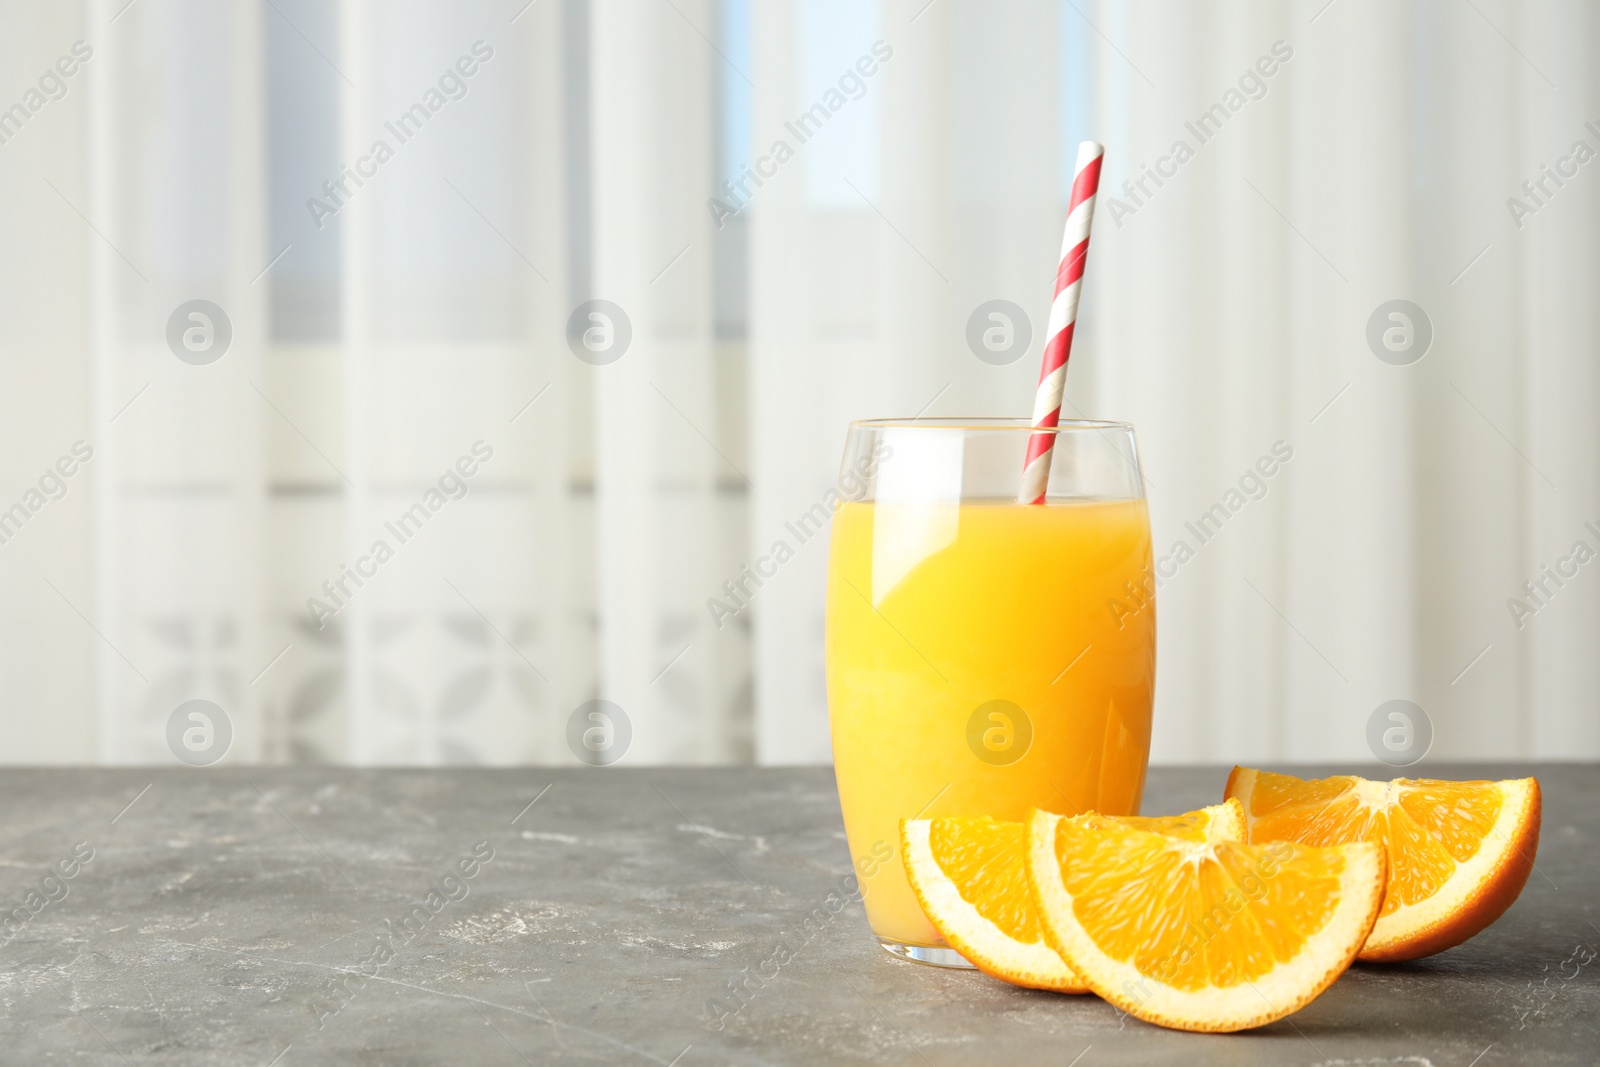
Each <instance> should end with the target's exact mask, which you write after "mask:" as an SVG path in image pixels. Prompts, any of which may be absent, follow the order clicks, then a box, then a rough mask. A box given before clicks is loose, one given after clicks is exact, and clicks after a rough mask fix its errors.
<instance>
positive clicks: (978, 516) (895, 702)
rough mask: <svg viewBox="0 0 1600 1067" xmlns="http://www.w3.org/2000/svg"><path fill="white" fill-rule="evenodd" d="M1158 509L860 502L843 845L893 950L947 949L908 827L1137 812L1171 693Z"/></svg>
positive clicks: (835, 682) (841, 746) (842, 635)
mask: <svg viewBox="0 0 1600 1067" xmlns="http://www.w3.org/2000/svg"><path fill="white" fill-rule="evenodd" d="M1150 563H1151V554H1150V522H1149V515H1148V512H1147V510H1146V507H1145V502H1144V501H1143V500H1116V501H1083V502H1069V503H1052V504H1049V505H1047V506H1031V505H1021V504H1014V503H1009V502H998V501H996V502H993V503H989V502H965V503H960V504H957V503H947V504H929V505H922V504H914V503H876V504H875V503H845V504H843V505H842V506H841V507H840V508H839V510H838V511H837V513H836V514H835V515H834V518H833V540H832V548H831V552H830V557H829V562H828V606H827V662H828V706H829V715H830V717H831V719H832V727H833V758H834V768H835V773H836V775H837V777H838V783H839V800H840V804H841V805H842V807H843V809H844V825H845V833H846V836H847V837H848V838H849V843H850V854H851V858H852V860H853V861H854V862H855V866H856V871H857V874H858V875H859V877H860V880H861V887H862V891H863V893H864V895H865V901H866V908H867V918H868V920H869V922H870V923H871V925H872V929H873V932H874V933H875V934H877V935H878V936H879V937H881V938H887V939H889V940H892V941H899V942H903V943H906V944H911V945H927V946H938V945H942V944H943V942H942V941H941V939H940V938H939V935H938V934H937V932H935V930H934V928H933V927H932V925H930V924H929V922H928V920H927V919H926V918H925V917H924V916H923V914H922V909H921V907H919V906H918V904H917V901H916V898H915V897H914V896H913V895H912V892H911V887H910V885H909V884H908V883H907V881H906V876H905V871H904V868H903V867H902V866H901V861H900V855H899V853H900V844H899V842H900V835H899V822H900V820H901V819H906V818H915V817H918V816H921V817H924V818H929V817H934V816H942V815H993V816H994V817H995V818H997V819H1007V820H1021V819H1024V818H1026V817H1027V815H1028V812H1029V810H1030V809H1032V808H1035V807H1039V808H1045V809H1048V810H1050V811H1056V812H1062V813H1066V814H1076V813H1078V812H1081V811H1089V810H1095V811H1102V812H1106V813H1108V814H1115V815H1129V814H1135V813H1137V812H1138V810H1139V800H1140V796H1141V794H1142V793H1143V791H1144V773H1145V763H1146V760H1147V758H1148V755H1149V748H1150V704H1151V697H1152V693H1153V690H1154V685H1155V605H1154V601H1153V598H1152V596H1151V595H1150V593H1149V591H1148V587H1147V585H1146V584H1144V583H1146V582H1147V581H1148V579H1147V575H1148V574H1149V567H1150Z"/></svg>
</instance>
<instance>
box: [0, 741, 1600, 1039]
mask: <svg viewBox="0 0 1600 1067" xmlns="http://www.w3.org/2000/svg"><path fill="white" fill-rule="evenodd" d="M1429 773H1430V774H1432V775H1436V776H1438V777H1496V778H1498V777H1516V776H1522V775H1526V774H1528V773H1535V774H1537V775H1538V777H1539V778H1540V780H1541V782H1542V784H1543V786H1544V798H1545V807H1544V830H1543V838H1542V841H1541V843H1540V848H1539V854H1538V866H1537V870H1536V872H1535V873H1534V874H1533V876H1532V877H1531V878H1530V880H1529V882H1528V886H1527V888H1526V890H1525V891H1524V892H1523V895H1522V898H1521V899H1520V900H1519V901H1518V902H1517V904H1516V905H1515V906H1514V907H1513V908H1512V909H1511V911H1510V912H1508V913H1507V914H1506V915H1505V917H1503V918H1502V919H1501V920H1500V922H1498V923H1497V924H1495V925H1494V926H1493V927H1491V928H1490V929H1489V930H1487V931H1485V932H1484V933H1483V934H1480V935H1479V936H1478V937H1477V938H1475V939H1474V940H1472V941H1471V942H1469V943H1467V944H1466V945H1463V946H1460V947H1458V948H1455V949H1452V950H1451V951H1449V952H1446V953H1443V954H1441V955H1439V956H1436V957H1433V958H1431V959H1427V960H1422V961H1418V962H1415V963H1410V964H1401V965H1390V966H1366V965H1357V966H1356V967H1355V968H1353V969H1352V970H1350V971H1349V972H1348V973H1347V974H1346V975H1345V976H1344V977H1343V978H1341V979H1340V980H1339V981H1338V982H1337V983H1336V984H1335V985H1334V986H1333V987H1332V988H1331V989H1329V990H1328V991H1327V992H1326V993H1325V994H1323V996H1322V997H1321V998H1320V999H1318V1000H1317V1001H1315V1002H1314V1003H1312V1004H1311V1005H1309V1006H1308V1007H1306V1008H1305V1009H1304V1010H1302V1011H1301V1012H1299V1013H1298V1014H1296V1015H1294V1016H1291V1017H1290V1018H1289V1019H1287V1020H1283V1021H1280V1022H1277V1023H1274V1024H1273V1025H1271V1026H1267V1027H1264V1028H1262V1029H1259V1030H1256V1031H1253V1032H1250V1033H1246V1034H1236V1035H1199V1034H1184V1033H1176V1032H1172V1031H1166V1030H1161V1029H1158V1028H1156V1027H1152V1026H1148V1025H1146V1024H1144V1023H1141V1022H1139V1021H1137V1020H1135V1019H1131V1018H1126V1017H1122V1016H1119V1014H1118V1012H1117V1011H1116V1010H1115V1009H1113V1008H1112V1007H1111V1006H1110V1005H1108V1004H1106V1003H1104V1002H1102V1001H1100V1000H1098V999H1097V998H1095V997H1092V996H1082V997H1068V996H1059V995H1054V994H1050V993H1041V992H1033V991H1028V990H1021V989H1015V988H1012V987H1010V986H1007V985H1005V984H1003V983H1000V982H997V981H994V980H992V979H989V978H986V977H984V976H983V975H980V974H977V973H973V972H960V971H947V970H939V969H933V968H928V967H922V966H918V965H916V964H911V963H905V962H902V961H899V960H895V959H892V958H890V957H889V956H888V955H887V954H886V953H884V952H883V951H882V950H880V949H879V948H878V947H877V946H876V944H875V943H874V942H872V941H871V939H870V938H869V936H868V933H867V928H866V920H865V917H864V915H863V913H862V910H861V906H860V904H859V903H857V902H845V901H844V899H843V896H842V895H840V896H835V897H834V898H833V900H832V901H831V903H830V894H838V893H840V887H841V880H842V879H844V878H845V877H846V876H847V875H848V873H849V870H850V867H849V858H848V856H847V854H846V851H845V845H844V839H843V833H842V831H841V829H840V821H839V807H838V797H837V794H836V792H835V790H834V785H833V775H832V772H831V771H829V770H828V769H825V768H807V769H718V770H711V769H704V770H701V769H693V770H691V769H670V770H668V769H660V770H642V769H640V770H627V769H618V768H610V769H599V768H596V769H576V770H570V771H566V770H562V771H556V770H548V769H538V768H534V769H518V770H482V769H473V770H348V769H338V770H336V769H321V768H318V769H284V768H208V769H204V770H188V769H180V770H166V769H163V770H149V769H136V768H134V769H85V770H76V769H74V770H65V769H60V770H47V769H29V770H4V771H0V809H3V810H4V812H5V819H4V821H3V822H0V907H4V908H11V909H20V911H18V910H13V911H11V912H10V914H11V916H12V919H11V925H10V927H8V928H7V929H6V930H3V931H0V940H4V939H5V938H6V937H9V941H8V942H7V943H5V944H4V945H3V947H0V1011H3V1016H0V1060H4V1061H5V1062H25V1063H43V1062H46V1061H51V1062H66V1061H71V1062H74V1063H82V1064H95V1063H105V1064H129V1063H145V1062H152V1063H154V1062H159V1063H229V1064H260V1065H263V1067H264V1065H267V1064H276V1065H277V1067H295V1065H297V1064H311V1063H325V1064H352V1063H383V1064H409V1063H462V1062H471V1063H474V1064H512V1065H514V1064H519V1063H529V1064H532V1063H540V1064H542V1063H548V1062H599V1063H632V1062H638V1063H657V1064H678V1065H681V1067H696V1065H699V1064H714V1063H767V1064H791V1063H792V1064H808V1065H809V1064H819V1063H871V1064H901V1063H905V1064H925V1065H940V1064H956V1063H990V1064H992V1063H1005V1064H1007V1065H1021V1064H1032V1063H1041V1064H1043V1063H1049V1064H1055V1065H1058V1067H1065V1065H1067V1064H1077V1065H1078V1067H1096V1065H1099V1064H1122V1063H1126V1064H1153V1063H1185V1064H1194V1063H1197V1062H1204V1063H1210V1062H1225V1063H1237V1064H1255V1063H1272V1064H1306V1065H1313V1064H1328V1063H1335V1064H1350V1063H1378V1062H1382V1063H1396V1064H1411V1065H1435V1067H1446V1065H1455V1067H1468V1065H1472V1064H1476V1065H1477V1067H1494V1065H1496V1064H1513V1063H1515V1064H1520V1063H1529V1062H1535V1061H1537V1062H1539V1063H1547V1064H1557V1063H1572V1064H1593V1063H1595V1062H1597V1060H1600V1040H1597V1039H1600V992H1597V990H1600V986H1597V982H1596V975H1597V974H1600V960H1595V959H1593V957H1594V952H1593V949H1592V948H1591V947H1590V946H1596V947H1600V927H1597V925H1596V923H1600V914H1597V913H1596V911H1595V904H1596V903H1597V900H1596V888H1597V881H1600V880H1597V872H1600V862H1597V858H1596V857H1597V850H1596V843H1597V842H1596V835H1597V831H1600V767H1596V766H1589V765H1572V764H1545V765H1540V766H1537V767H1530V766H1526V765H1519V766H1512V765H1504V766H1487V765H1478V766H1470V767H1455V768H1452V767H1437V768H1434V767H1430V768H1429ZM1374 776H1378V775H1374ZM1225 779H1226V770H1225V769H1223V768H1197V769H1181V770H1179V769H1157V770H1154V771H1152V772H1151V776H1150V785H1149V788H1148V790H1147V795H1146V798H1145V810H1146V812H1147V813H1164V812H1177V811H1182V810H1185V809H1189V808H1194V807H1198V806H1200V805H1202V804H1205V803H1207V802H1213V801H1215V800H1216V799H1217V798H1218V797H1219V796H1220V795H1221V792H1222V787H1223V783H1224V781H1225ZM535 800H537V802H536V803H532V804H531V806H530V802H533V801H535ZM90 850H92V858H89V859H87V860H86V861H85V860H84V859H83V857H84V856H87V855H89V853H90ZM51 870H54V872H55V873H54V874H53V875H50V874H49V873H48V872H50V871H51ZM64 872H70V873H71V877H70V878H63V877H61V875H62V873H64ZM463 872H466V873H467V874H468V875H470V877H468V876H464V875H463ZM430 893H431V894H433V895H432V897H431V898H430ZM30 894H32V895H31V896H30ZM63 894H64V895H63ZM841 904H842V907H841V906H840V905H841ZM835 907H837V908H838V909H839V910H837V911H836V912H835V911H834V910H833V908H835ZM19 916H20V917H19ZM808 916H809V917H811V918H810V921H809V922H807V921H805V920H806V919H807V917H808ZM380 935H382V939H380ZM779 945H784V946H786V948H787V950H788V951H787V952H785V953H782V954H781V956H780V958H783V957H791V958H788V959H787V962H785V963H784V964H783V965H782V966H781V967H778V968H777V973H776V974H775V975H774V974H773V973H772V971H773V968H774V966H775V965H774V964H772V963H770V962H768V961H771V960H772V959H773V956H774V952H775V951H776V950H777V947H778V946H779ZM1591 961H1592V962H1591ZM363 972H364V976H363ZM763 973H764V974H766V975H768V976H769V977H766V978H760V977H757V978H754V979H751V980H750V981H748V982H746V979H747V977H749V976H751V975H757V976H759V975H761V974H763ZM733 982H745V984H746V988H747V989H748V990H749V992H747V993H746V994H745V997H744V1001H743V1004H742V1006H741V1005H740V1002H739V1001H738V1000H737V999H736V998H734V997H732V996H731V994H729V992H728V987H729V984H730V983H733ZM712 1001H720V1002H721V1003H722V1005H723V1007H722V1009H717V1010H713V1009H711V1008H708V1004H709V1003H710V1002H712ZM735 1007H737V1008H738V1010H737V1011H733V1010H732V1009H733V1008H735ZM1074 1057H1081V1058H1078V1059H1074Z"/></svg>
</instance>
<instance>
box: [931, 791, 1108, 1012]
mask: <svg viewBox="0 0 1600 1067" xmlns="http://www.w3.org/2000/svg"><path fill="white" fill-rule="evenodd" d="M931 826H932V821H931V820H929V819H915V820H908V821H907V822H906V823H905V824H904V837H905V850H906V872H907V874H909V875H910V876H911V878H912V879H913V884H914V885H915V886H916V888H917V889H918V890H920V892H921V896H922V903H923V910H924V911H926V912H927V913H928V919H929V921H930V922H932V923H933V924H934V926H936V927H938V929H939V930H940V931H941V932H942V933H943V934H944V935H945V940H947V941H949V942H950V943H951V945H952V947H954V948H955V949H956V950H957V951H958V952H960V953H961V954H962V955H963V956H966V957H967V958H968V959H969V960H971V961H972V962H973V963H975V964H979V965H980V966H983V967H985V968H989V969H992V970H996V971H1005V972H1008V973H1010V974H1014V975H1016V976H1017V977H1019V978H1023V979H1026V980H1028V981H1030V982H1032V983H1036V984H1039V985H1044V986H1050V987H1061V986H1071V987H1075V988H1077V989H1084V988H1085V986H1084V984H1083V981H1082V979H1080V978H1079V977H1078V976H1077V975H1076V974H1075V973H1073V971H1072V969H1071V968H1069V967H1068V966H1067V965H1066V964H1065V963H1063V962H1062V960H1061V957H1060V956H1058V955H1057V954H1056V950H1055V949H1053V948H1051V947H1050V946H1049V945H1048V944H1047V943H1046V942H1045V941H1043V940H1042V939H1041V940H1039V941H1036V942H1032V943H1029V942H1025V941H1018V940H1017V939H1016V938H1013V937H1012V936H1011V935H1010V934H1007V933H1006V932H1005V931H1004V930H1002V929H1000V928H999V927H998V926H996V925H995V924H994V923H993V922H991V921H990V920H989V919H987V918H985V917H984V916H983V914H982V913H981V912H979V911H978V909H977V908H975V907H974V906H973V905H972V904H971V903H970V902H968V901H967V900H966V899H965V898H964V897H962V895H961V892H960V890H959V889H957V888H956V884H955V883H954V882H952V881H951V880H950V879H949V877H947V876H946V875H945V873H944V871H943V870H942V869H940V867H939V864H938V862H937V861H936V860H935V859H934V856H933V848H932V846H931V845H930V843H929V831H930V829H931ZM958 930H959V931H961V932H960V933H959V934H956V933H955V931H958Z"/></svg>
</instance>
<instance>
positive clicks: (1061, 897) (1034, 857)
mask: <svg viewBox="0 0 1600 1067" xmlns="http://www.w3.org/2000/svg"><path fill="white" fill-rule="evenodd" d="M1060 820H1061V816H1059V815H1052V814H1050V813H1049V812H1035V813H1034V815H1033V818H1032V820H1031V821H1030V823H1029V834H1028V847H1029V857H1028V862H1029V871H1030V873H1031V875H1032V877H1033V878H1034V885H1035V888H1036V890H1037V892H1038V894H1039V898H1040V903H1041V905H1042V908H1041V910H1042V915H1041V922H1042V923H1043V924H1045V925H1046V927H1047V928H1048V930H1049V934H1050V936H1051V938H1052V939H1053V940H1054V941H1055V943H1056V944H1057V946H1058V947H1059V948H1061V950H1062V955H1063V957H1064V958H1065V959H1067V960H1068V961H1069V964H1074V963H1075V969H1076V970H1078V972H1079V973H1080V974H1083V975H1084V977H1085V981H1087V982H1088V984H1089V985H1090V987H1091V988H1093V990H1094V991H1095V992H1096V993H1098V994H1099V995H1100V996H1102V997H1104V998H1105V999H1106V1000H1109V1001H1111V1002H1112V1003H1114V1004H1116V1005H1117V1006H1118V1007H1120V1008H1122V1009H1123V1010H1124V1011H1127V1012H1128V1013H1129V1014H1131V1015H1133V1016H1135V1017H1137V1018H1141V1019H1145V1020H1147V1021H1150V1022H1155V1023H1159V1024H1161V1025H1165V1026H1180V1027H1183V1028H1186V1029H1201V1030H1238V1029H1244V1028H1246V1027H1250V1026H1260V1025H1263V1024H1265V1023H1267V1022H1271V1021H1272V1020H1274V1019H1278V1018H1282V1017H1283V1016H1284V1015H1287V1014H1289V1013H1290V1012H1292V1011H1295V1010H1297V1009H1298V1008H1300V1007H1301V1006H1303V1005H1304V1004H1305V1003H1306V1002H1307V1001H1308V1000H1310V999H1311V998H1312V997H1314V996H1315V995H1316V994H1317V993H1319V992H1321V991H1322V989H1324V988H1326V986H1327V985H1328V984H1329V983H1331V982H1332V981H1333V979H1334V978H1336V977H1338V975H1339V974H1340V973H1342V972H1343V971H1344V970H1345V968H1347V967H1348V966H1349V964H1350V961H1351V959H1352V958H1353V957H1354V955H1355V953H1356V950H1357V949H1358V948H1359V947H1360V945H1361V944H1362V942H1363V941H1364V940H1365V939H1366V936H1367V933H1368V931H1369V930H1370V928H1371V923H1372V918H1373V915H1374V913H1375V912H1376V910H1377V907H1378V902H1379V899H1380V897H1381V895H1382V891H1383V882H1384V873H1385V870H1384V857H1383V850H1382V849H1381V848H1379V847H1376V846H1372V845H1364V844H1363V845H1344V846H1339V847H1340V849H1341V850H1342V851H1343V852H1344V854H1345V866H1344V870H1343V872H1342V873H1341V875H1340V893H1339V901H1338V904H1337V905H1336V906H1335V908H1334V911H1333V914H1332V916H1331V917H1330V918H1329V920H1328V922H1326V923H1325V924H1324V925H1323V927H1322V929H1320V930H1317V931H1315V932H1313V933H1311V934H1310V935H1309V936H1308V937H1307V938H1306V941H1305V943H1304V944H1303V945H1302V946H1301V949H1300V952H1299V954H1298V955H1297V956H1295V958H1294V959H1292V960H1290V961H1288V962H1287V963H1280V964H1278V965H1277V966H1276V967H1274V968H1273V969H1272V970H1270V971H1268V972H1267V973H1266V974H1264V975H1261V976H1260V977H1258V978H1256V979H1254V980H1253V981H1246V982H1244V983H1242V984H1240V985H1236V986H1229V987H1218V986H1209V987H1205V988H1202V989H1200V990H1194V991H1189V990H1183V989H1178V988H1176V987H1174V986H1170V985H1168V984H1166V983H1164V982H1162V981H1160V980H1159V979H1156V978H1153V977H1149V976H1146V975H1144V974H1142V973H1141V972H1140V971H1139V970H1138V968H1137V967H1135V966H1134V965H1133V964H1132V963H1129V962H1126V961H1123V960H1118V959H1115V958H1113V957H1111V956H1110V955H1108V954H1107V953H1105V952H1104V951H1102V950H1101V949H1100V947H1099V946H1098V945H1097V944H1096V943H1095V942H1094V940H1093V939H1092V938H1091V937H1090V936H1089V935H1088V934H1087V933H1086V932H1085V931H1084V929H1083V927H1082V926H1080V925H1079V923H1078V922H1077V919H1076V916H1075V914H1074V912H1073V910H1072V894H1071V892H1070V891H1069V890H1068V889H1067V886H1066V884H1065V880H1064V879H1063V877H1062V872H1061V865H1060V863H1059V861H1058V860H1057V857H1056V851H1055V840H1056V830H1057V826H1058V824H1059V822H1060ZM1176 847H1181V848H1183V849H1184V851H1185V852H1186V853H1187V854H1189V855H1190V856H1192V857H1193V858H1194V859H1196V860H1198V859H1199V858H1200V857H1201V856H1203V855H1205V854H1210V853H1212V852H1213V851H1214V846H1213V845H1212V844H1211V843H1209V842H1208V843H1206V844H1187V843H1186V844H1184V845H1182V846H1176Z"/></svg>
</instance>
